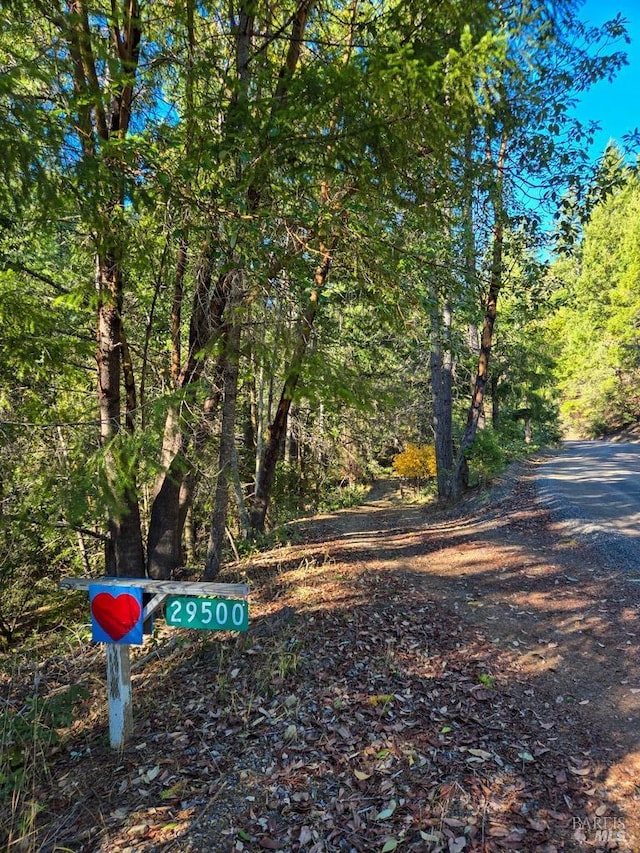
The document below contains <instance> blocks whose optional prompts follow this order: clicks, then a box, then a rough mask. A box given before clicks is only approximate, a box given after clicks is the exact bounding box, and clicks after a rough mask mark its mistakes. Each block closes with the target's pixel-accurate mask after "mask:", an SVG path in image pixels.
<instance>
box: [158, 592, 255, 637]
mask: <svg viewBox="0 0 640 853" xmlns="http://www.w3.org/2000/svg"><path fill="white" fill-rule="evenodd" d="M164 617H165V621H166V623H167V625H172V626H173V627H174V628H200V629H202V630H205V631H246V630H247V629H248V627H249V605H248V602H246V601H240V600H235V599H229V598H195V597H192V596H186V595H170V596H169V597H168V598H167V601H166V604H165V611H164Z"/></svg>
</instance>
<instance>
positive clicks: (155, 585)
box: [59, 577, 249, 598]
mask: <svg viewBox="0 0 640 853" xmlns="http://www.w3.org/2000/svg"><path fill="white" fill-rule="evenodd" d="M93 584H104V585H108V586H116V587H117V586H129V587H130V586H135V587H138V589H142V590H144V592H151V593H154V594H157V593H164V594H165V595H211V596H214V597H220V598H247V597H248V595H249V585H248V584H246V583H213V582H207V581H157V580H152V579H151V578H110V577H101V578H63V579H62V580H61V581H60V583H59V586H60V588H61V589H80V590H88V589H89V587H90V586H92V585H93Z"/></svg>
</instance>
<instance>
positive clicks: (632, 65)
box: [575, 0, 640, 158]
mask: <svg viewBox="0 0 640 853" xmlns="http://www.w3.org/2000/svg"><path fill="white" fill-rule="evenodd" d="M617 12H620V13H621V15H622V16H623V17H624V18H626V19H627V21H628V24H627V32H628V34H629V36H630V37H631V44H629V45H624V44H623V43H621V44H620V47H619V49H621V50H624V51H625V52H626V53H627V58H628V60H629V64H628V65H625V66H624V68H622V70H621V71H620V72H619V73H618V75H617V76H616V78H615V80H614V81H613V82H612V83H609V82H608V81H606V80H604V81H602V82H600V83H598V84H596V85H595V86H593V87H592V88H591V89H589V90H588V91H587V92H585V93H584V94H583V96H582V98H581V99H580V104H579V105H578V107H577V108H576V111H575V113H576V116H577V117H578V118H579V119H580V120H581V121H587V120H589V119H593V120H595V121H597V122H599V124H600V126H601V130H600V132H599V133H598V135H597V136H596V138H595V140H594V144H593V147H592V149H591V152H590V153H591V155H592V157H593V158H597V157H599V156H600V155H601V154H602V152H603V151H604V149H605V147H606V145H607V143H608V142H609V140H611V139H613V140H616V141H617V142H619V143H620V144H622V137H623V135H624V134H625V133H629V132H630V131H632V130H633V129H634V128H636V127H639V128H640V0H586V2H585V3H584V5H583V7H582V8H581V9H580V11H579V15H580V18H581V19H582V20H583V21H585V22H588V23H590V24H594V25H599V24H602V23H604V21H608V20H611V19H612V18H614V17H615V16H616V13H617Z"/></svg>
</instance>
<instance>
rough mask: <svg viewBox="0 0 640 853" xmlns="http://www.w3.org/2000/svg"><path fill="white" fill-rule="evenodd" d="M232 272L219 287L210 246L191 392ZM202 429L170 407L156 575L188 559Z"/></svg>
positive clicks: (192, 334)
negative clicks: (193, 448) (189, 485)
mask: <svg viewBox="0 0 640 853" xmlns="http://www.w3.org/2000/svg"><path fill="white" fill-rule="evenodd" d="M232 275H233V274H232V273H225V274H223V275H221V276H220V277H219V278H218V280H217V281H216V284H215V286H213V283H212V274H211V256H210V249H209V247H205V249H204V252H203V256H202V258H201V261H200V265H199V269H198V276H197V285H196V291H195V294H194V297H193V305H192V314H191V323H190V329H189V352H188V355H187V359H186V362H185V364H184V365H183V366H182V369H181V370H180V372H179V374H178V377H177V383H176V384H177V389H178V390H180V391H184V392H187V391H188V390H189V388H190V387H192V386H194V385H195V383H196V382H197V381H198V380H199V379H200V377H201V375H202V371H203V369H204V359H203V358H202V357H201V353H202V351H203V349H205V348H206V347H207V346H209V345H210V344H211V342H212V341H213V340H214V339H215V338H216V336H218V335H219V334H220V333H221V329H222V318H223V314H224V310H225V307H226V304H227V299H228V296H229V287H230V281H231V277H232ZM180 286H182V285H181V282H180ZM175 311H176V308H175V305H174V312H175ZM176 346H177V338H174V349H175V347H176ZM172 361H175V360H174V359H172ZM174 369H175V368H174ZM213 400H214V396H212V397H210V398H209V399H208V401H207V404H205V405H209V408H210V406H211V403H212V401H213ZM211 415H212V412H211V411H205V412H204V413H203V418H204V419H205V420H209V419H210V418H211ZM198 429H199V425H198V424H193V423H188V422H184V421H183V420H182V412H181V411H180V410H179V409H177V408H175V407H174V406H172V407H171V408H170V410H169V412H168V413H167V419H166V422H165V432H164V441H163V448H162V458H161V462H162V465H163V468H164V470H163V473H162V474H161V475H160V477H159V478H158V480H157V482H156V488H155V495H154V500H153V504H152V507H151V518H150V521H149V535H148V543H147V552H148V557H147V560H148V569H149V575H150V577H152V578H161V579H166V578H169V577H171V573H172V572H173V571H174V570H175V569H177V568H178V566H180V565H181V562H182V533H183V529H184V521H185V518H186V513H187V510H188V508H189V507H188V503H187V504H186V505H185V502H184V500H185V496H186V495H188V496H189V498H190V497H192V496H193V489H188V490H186V491H185V490H184V489H183V481H184V478H185V475H186V474H187V472H188V470H189V467H190V466H189V462H188V459H187V451H188V448H189V446H190V445H191V443H192V442H194V443H195V436H196V433H197V432H198Z"/></svg>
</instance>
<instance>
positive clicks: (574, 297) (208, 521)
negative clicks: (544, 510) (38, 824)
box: [0, 0, 640, 642]
mask: <svg viewBox="0 0 640 853" xmlns="http://www.w3.org/2000/svg"><path fill="white" fill-rule="evenodd" d="M0 20H1V22H2V26H1V27H0V69H1V73H0V111H1V121H0V152H1V154H0V168H1V170H2V181H1V182H0V224H1V229H0V335H1V339H2V361H1V362H0V631H1V632H2V635H3V639H4V641H7V642H8V641H10V640H11V639H12V637H13V635H14V632H15V628H16V624H17V623H18V621H19V619H20V615H21V614H22V613H23V612H24V610H25V609H26V608H27V607H29V606H33V602H34V596H35V598H36V600H42V599H45V598H46V596H47V594H48V592H49V591H50V590H51V589H54V588H55V587H56V584H57V582H58V580H59V579H60V578H61V577H63V576H66V575H86V576H99V575H104V574H106V575H114V576H121V577H145V576H148V577H151V578H157V579H163V578H171V577H174V576H176V574H179V573H180V572H183V571H184V570H185V567H188V569H189V570H190V572H191V574H192V575H194V576H197V577H201V578H204V579H205V580H211V579H214V578H215V577H216V576H217V575H218V573H219V571H220V569H221V567H222V566H223V564H224V562H225V560H226V559H227V557H228V555H230V554H234V553H235V554H236V555H237V554H239V553H243V552H246V550H247V549H250V548H257V547H259V546H260V543H261V542H263V541H266V539H265V537H268V536H270V535H274V534H277V531H278V528H279V526H280V525H281V524H282V523H283V522H285V521H287V520H289V519H292V518H295V517H297V516H301V515H305V514H310V513H313V512H315V511H317V510H318V509H319V508H323V507H324V508H327V507H332V506H333V507H336V506H340V505H344V503H346V502H348V501H350V500H356V499H357V496H358V494H360V493H361V487H362V485H363V484H366V483H370V482H371V481H372V480H373V479H375V478H376V477H380V476H383V475H384V474H385V472H389V471H390V466H391V463H392V460H393V458H394V457H395V456H396V455H397V454H399V453H400V452H401V451H403V450H405V449H406V448H407V446H409V445H411V446H415V447H421V446H427V445H428V446H430V447H432V448H433V453H434V458H435V462H436V468H435V476H434V478H433V488H432V493H433V494H434V495H435V496H436V497H437V498H438V499H439V500H440V501H442V502H444V503H455V501H457V500H458V499H459V498H460V496H461V494H463V492H464V490H465V489H467V488H469V487H470V486H473V485H475V484H478V483H479V482H483V481H484V480H485V479H487V478H489V477H490V476H491V475H492V473H495V471H497V470H499V469H500V466H501V465H503V464H504V463H505V462H507V461H509V460H510V459H512V458H515V457H517V456H518V455H522V454H526V453H529V452H532V451H534V450H536V449H539V448H540V447H544V446H548V445H550V444H553V443H554V442H557V441H558V440H559V439H560V437H561V436H562V435H567V434H570V435H574V436H584V437H595V436H600V435H603V434H605V433H608V432H611V431H614V430H616V429H619V428H622V427H625V426H627V425H629V424H633V423H635V422H636V421H637V420H638V418H639V416H640V391H639V389H640V381H639V380H640V349H639V336H640V216H639V213H640V210H639V207H640V183H639V180H638V173H637V171H636V162H635V157H636V156H637V138H635V137H634V136H633V134H630V135H629V137H627V138H624V139H622V140H618V141H617V144H613V143H612V144H611V145H610V146H609V147H608V148H607V150H606V151H605V152H602V156H601V157H600V158H599V159H598V160H597V162H593V160H592V159H591V158H590V157H589V156H588V155H587V153H586V152H587V148H588V145H589V143H590V140H591V139H592V136H593V132H594V130H595V127H594V125H593V124H585V123H582V122H580V121H578V120H577V119H576V118H575V117H574V113H573V107H574V106H575V104H576V103H577V101H578V100H579V99H580V96H581V94H582V93H583V92H584V91H586V90H587V89H588V87H589V86H590V85H592V84H593V83H595V82H597V81H599V80H606V79H612V78H613V77H614V76H615V74H616V72H617V71H618V70H619V69H620V68H621V67H622V65H623V64H624V63H625V61H626V59H625V53H624V51H625V44H626V40H627V36H626V30H625V22H624V20H623V19H622V17H621V16H620V15H617V16H616V15H615V14H613V15H612V18H611V20H610V21H609V22H608V23H606V24H605V25H604V26H602V27H599V28H595V27H593V26H591V25H590V24H589V23H588V22H587V21H584V20H583V19H582V18H581V16H580V8H579V4H576V3H574V2H572V1H571V0H555V2H543V0H531V2H526V3H522V2H515V0H513V2H512V0H467V2H464V3H461V2H458V0H391V2H388V0H269V2H263V0H236V2H230V3H216V2H208V0H205V2H200V0H198V2H196V0H180V2H174V0H154V2H153V3H150V2H146V3H145V2H143V0H122V2H117V0H111V2H107V0H53V2H50V0H46V2H45V0H7V2H4V3H3V4H2V9H1V11H0ZM634 145H635V152H634ZM359 490H360V491H359ZM243 549H244V550H243ZM40 597H41V598H40Z"/></svg>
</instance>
